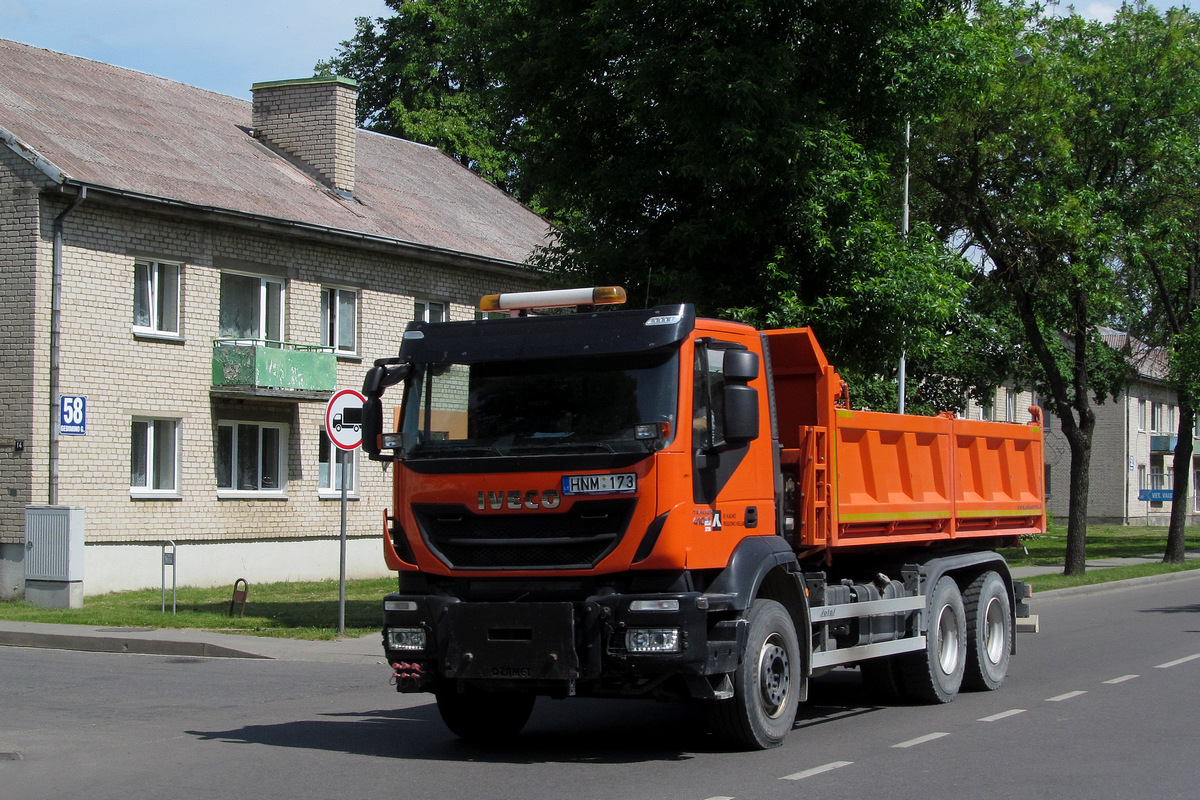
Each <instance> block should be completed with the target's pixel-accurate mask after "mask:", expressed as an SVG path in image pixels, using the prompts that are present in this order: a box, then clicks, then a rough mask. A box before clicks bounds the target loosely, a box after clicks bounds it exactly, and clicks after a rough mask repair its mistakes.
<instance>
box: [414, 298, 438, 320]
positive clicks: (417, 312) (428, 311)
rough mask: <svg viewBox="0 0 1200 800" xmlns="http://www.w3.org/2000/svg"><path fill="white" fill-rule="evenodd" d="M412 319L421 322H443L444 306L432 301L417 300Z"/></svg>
mask: <svg viewBox="0 0 1200 800" xmlns="http://www.w3.org/2000/svg"><path fill="white" fill-rule="evenodd" d="M413 319H414V320H421V321H423V322H445V321H446V304H445V303H438V302H435V301H433V300H418V301H417V302H416V303H415V305H414V307H413Z"/></svg>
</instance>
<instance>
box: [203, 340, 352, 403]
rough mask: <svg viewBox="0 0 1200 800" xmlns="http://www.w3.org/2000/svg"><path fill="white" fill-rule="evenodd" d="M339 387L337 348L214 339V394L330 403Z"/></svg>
mask: <svg viewBox="0 0 1200 800" xmlns="http://www.w3.org/2000/svg"><path fill="white" fill-rule="evenodd" d="M336 387H337V356H336V355H334V353H333V348H330V347H322V346H319V345H311V344H296V343H294V342H276V341H272V340H269V339H214V340H213V361H212V394H214V395H223V396H227V397H272V398H283V399H290V400H321V401H324V400H328V399H329V398H330V397H331V396H332V394H333V390H334V389H335V388H336Z"/></svg>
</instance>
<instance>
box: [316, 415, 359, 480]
mask: <svg viewBox="0 0 1200 800" xmlns="http://www.w3.org/2000/svg"><path fill="white" fill-rule="evenodd" d="M357 454H358V451H356V450H339V449H338V448H337V447H336V446H334V444H333V442H331V441H330V440H329V434H328V433H326V432H325V429H324V428H322V429H321V445H320V448H319V456H318V462H319V464H318V469H317V474H318V481H319V485H318V487H317V488H318V489H319V490H320V494H321V496H323V497H324V496H338V497H340V496H341V493H342V469H343V465H345V468H346V494H355V492H356V491H357V489H358V484H357V481H356V473H357V470H355V465H356V464H357V462H358V459H357V458H355V456H356V455H357Z"/></svg>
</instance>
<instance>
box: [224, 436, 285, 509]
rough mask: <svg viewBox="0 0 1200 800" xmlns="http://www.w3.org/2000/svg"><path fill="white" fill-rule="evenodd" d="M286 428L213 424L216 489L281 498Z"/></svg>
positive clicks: (283, 482)
mask: <svg viewBox="0 0 1200 800" xmlns="http://www.w3.org/2000/svg"><path fill="white" fill-rule="evenodd" d="M287 436H288V426H287V425H284V424H279V423H267V422H232V421H225V420H222V421H220V422H218V423H217V489H218V490H223V491H227V492H248V493H255V494H282V493H283V490H284V488H285V483H286V480H285V476H286V475H287Z"/></svg>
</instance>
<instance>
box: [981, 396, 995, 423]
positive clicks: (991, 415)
mask: <svg viewBox="0 0 1200 800" xmlns="http://www.w3.org/2000/svg"><path fill="white" fill-rule="evenodd" d="M979 418H980V419H982V420H994V419H995V418H996V407H995V406H994V405H992V401H991V400H989V401H988V402H986V403H983V404H981V405H980V406H979Z"/></svg>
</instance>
